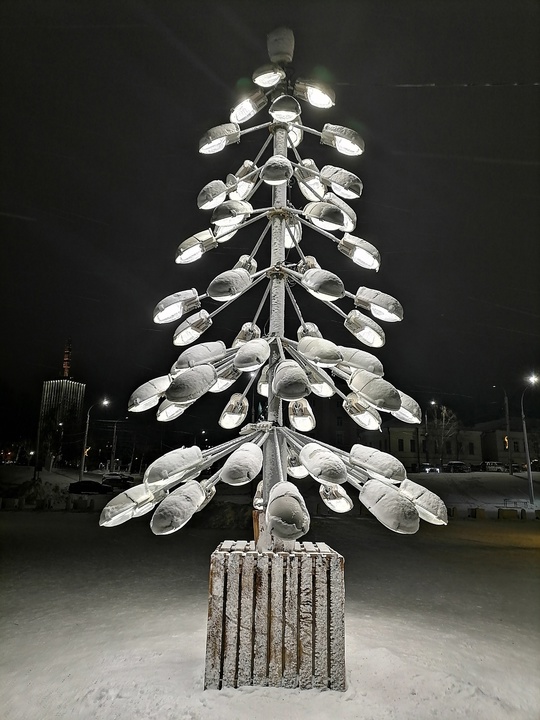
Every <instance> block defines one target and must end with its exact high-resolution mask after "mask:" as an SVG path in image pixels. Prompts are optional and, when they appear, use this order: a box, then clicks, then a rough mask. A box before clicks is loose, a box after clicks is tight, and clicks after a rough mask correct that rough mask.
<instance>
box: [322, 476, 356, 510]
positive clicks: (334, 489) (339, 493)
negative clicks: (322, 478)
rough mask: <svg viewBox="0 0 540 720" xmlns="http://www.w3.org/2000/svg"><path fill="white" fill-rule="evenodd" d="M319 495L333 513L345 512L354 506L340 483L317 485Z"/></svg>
mask: <svg viewBox="0 0 540 720" xmlns="http://www.w3.org/2000/svg"><path fill="white" fill-rule="evenodd" d="M319 495H320V496H321V499H322V501H323V503H324V504H325V505H326V506H327V507H329V508H330V510H333V512H335V513H346V512H349V510H352V509H353V507H354V504H353V501H352V500H351V498H350V497H349V496H348V494H347V492H346V491H345V490H344V489H343V488H342V487H341V485H330V484H328V485H327V484H325V485H323V484H322V483H321V485H319Z"/></svg>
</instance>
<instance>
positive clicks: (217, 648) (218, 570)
mask: <svg viewBox="0 0 540 720" xmlns="http://www.w3.org/2000/svg"><path fill="white" fill-rule="evenodd" d="M224 580H225V554H224V553H218V552H215V553H213V554H212V559H211V562H210V582H209V590H208V624H207V629H206V667H205V672H204V687H205V689H206V688H214V689H217V688H219V687H220V686H221V646H222V640H223V600H224V597H223V596H224V589H225V587H224Z"/></svg>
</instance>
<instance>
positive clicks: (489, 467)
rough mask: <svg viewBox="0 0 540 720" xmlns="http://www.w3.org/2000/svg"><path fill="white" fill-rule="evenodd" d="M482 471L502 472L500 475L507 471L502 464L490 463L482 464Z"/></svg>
mask: <svg viewBox="0 0 540 720" xmlns="http://www.w3.org/2000/svg"><path fill="white" fill-rule="evenodd" d="M482 470H483V472H500V473H502V472H504V471H505V467H504V465H503V464H502V463H500V462H491V461H488V462H483V463H482Z"/></svg>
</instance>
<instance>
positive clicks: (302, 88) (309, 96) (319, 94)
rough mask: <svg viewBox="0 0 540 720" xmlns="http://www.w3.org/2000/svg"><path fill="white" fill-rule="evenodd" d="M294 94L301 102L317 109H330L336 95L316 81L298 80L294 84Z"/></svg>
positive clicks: (326, 86)
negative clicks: (305, 101)
mask: <svg viewBox="0 0 540 720" xmlns="http://www.w3.org/2000/svg"><path fill="white" fill-rule="evenodd" d="M294 94H295V95H296V97H299V98H300V99H301V100H307V101H308V102H309V104H310V105H313V107H317V108H324V109H327V108H331V107H332V106H333V105H334V104H335V99H336V95H335V93H334V91H333V90H332V88H330V87H328V85H325V84H324V83H321V82H319V81H318V80H306V79H304V78H298V80H297V81H296V82H295V83H294Z"/></svg>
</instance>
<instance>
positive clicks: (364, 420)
mask: <svg viewBox="0 0 540 720" xmlns="http://www.w3.org/2000/svg"><path fill="white" fill-rule="evenodd" d="M343 409H344V410H345V412H346V413H347V415H348V416H349V417H350V418H351V419H352V420H354V422H355V423H356V424H357V425H360V427H363V428H365V429H366V430H379V429H380V427H381V422H382V421H381V416H380V415H379V413H378V412H377V410H375V408H373V407H370V406H369V405H368V404H367V402H366V401H364V402H362V399H361V398H360V396H359V395H358V394H357V393H354V392H352V393H349V394H348V395H347V397H346V398H345V400H344V401H343Z"/></svg>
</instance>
